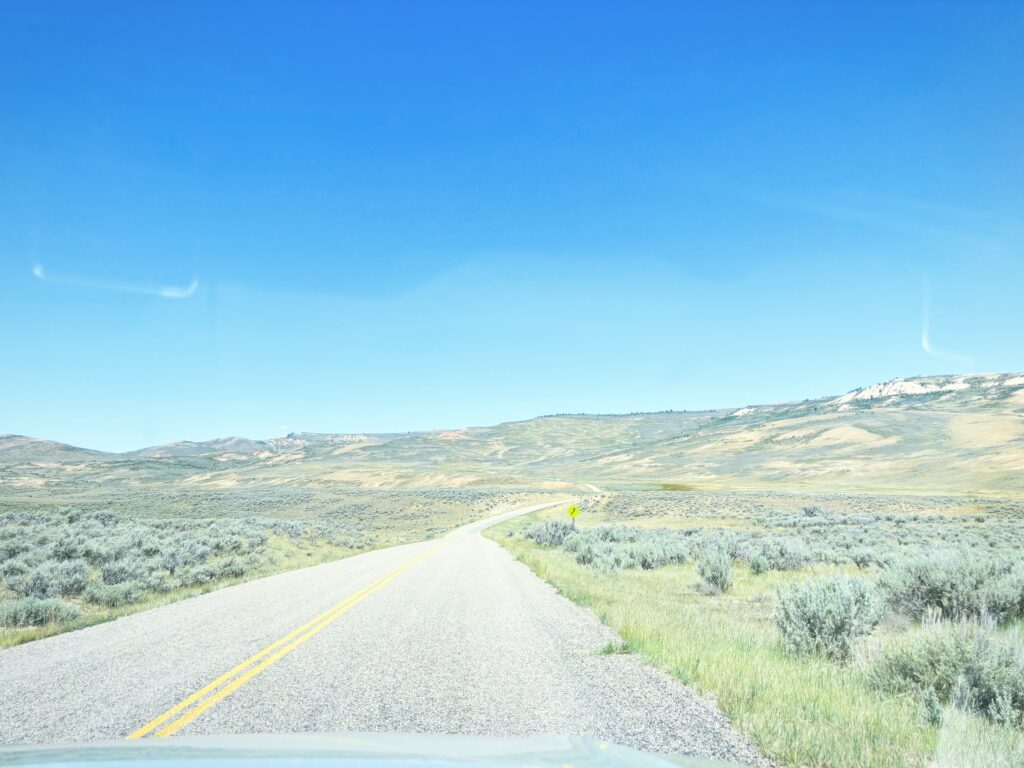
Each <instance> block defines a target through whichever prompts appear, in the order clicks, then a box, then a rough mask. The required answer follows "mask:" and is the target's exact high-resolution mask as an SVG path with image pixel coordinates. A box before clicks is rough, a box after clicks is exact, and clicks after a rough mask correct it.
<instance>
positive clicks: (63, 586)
mask: <svg viewBox="0 0 1024 768" xmlns="http://www.w3.org/2000/svg"><path fill="white" fill-rule="evenodd" d="M89 574H90V570H89V564H88V563H87V562H85V560H82V559H77V560H65V561H64V562H61V563H57V566H56V567H55V568H54V574H53V578H54V581H53V592H54V594H57V595H60V596H62V597H74V596H76V595H80V594H82V590H84V589H85V587H86V585H87V584H88V583H89Z"/></svg>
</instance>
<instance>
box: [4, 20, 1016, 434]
mask: <svg viewBox="0 0 1024 768" xmlns="http://www.w3.org/2000/svg"><path fill="white" fill-rule="evenodd" d="M296 5H298V4H289V3H280V4H260V3H251V4H247V5H246V7H245V13H244V14H243V13H239V12H238V10H239V6H238V5H236V4H230V3H225V4H220V5H216V4H209V3H186V2H174V3H170V2H168V3H136V4H128V3H89V4H85V3H77V2H75V3H66V4H64V3H50V2H39V1H38V0H33V1H32V2H15V1H11V0H8V2H5V3H3V4H2V6H0V72H2V73H3V75H2V77H0V232H2V235H3V236H2V238H0V346H2V350H3V354H2V360H3V368H2V371H3V375H2V376H0V432H15V433H23V434H31V435H35V436H40V437H47V438H52V439H58V440H63V441H67V442H71V443H74V444H79V445H85V446H89V447H96V448H103V449H108V450H125V449H130V448H136V447H140V446H143V445H149V444H156V443H162V442H167V441H171V440H177V439H206V438H210V437H214V436H224V435H233V434H241V435H246V436H252V437H267V436H272V435H277V434H282V433H284V432H287V431H299V430H309V431H336V432H348V431H405V430H415V429H424V428H433V427H458V426H464V425H476V424H490V423H496V422H498V421H503V420H510V419H518V418H527V417H531V416H534V415H538V414H543V413H552V412H566V411H568V412H578V411H587V412H624V411H636V410H655V409H664V408H676V409H684V408H688V409H699V408H709V407H719V406H740V405H744V404H748V403H756V402H773V401H778V400H789V399H803V398H806V397H815V396H820V395H825V394H832V393H841V392H845V391H847V390H849V389H851V388H853V387H855V386H859V385H864V384H870V383H873V382H876V381H879V380H883V379H887V378H891V377H895V376H907V375H916V374H927V373H956V372H963V371H1011V370H1014V371H1015V370H1021V369H1024V333H1022V332H1021V331H1022V329H1024V302H1022V301H1021V296H1022V294H1024V291H1022V288H1024V258H1022V256H1024V253H1022V245H1024V213H1022V212H1024V162H1022V161H1024V131H1021V130H1020V126H1021V125H1024V45H1022V41H1024V6H1021V5H1020V4H1019V3H1003V4H999V3H984V4H983V3H970V4H968V3H952V2H950V3H904V4H894V3H879V4H870V3H856V4H849V5H848V6H847V7H846V8H839V7H838V5H837V4H812V3H800V4H794V5H785V4H771V5H770V6H769V4H762V3H745V4H729V3H706V4H696V3H694V4H685V3H664V4H661V3H653V2H645V3H620V4H613V3H602V2H593V1H591V2H585V3H558V2H556V3H536V4H534V3H522V2H514V3H443V2H438V3H420V2H414V3H404V4H394V3H385V2H372V3H371V2H367V3H347V4H338V3H325V4H301V7H295V6H296ZM926 322H927V326H928V327H927V336H928V339H927V342H928V343H927V344H923V343H922V341H923V340H922V332H923V330H924V325H925V324H926Z"/></svg>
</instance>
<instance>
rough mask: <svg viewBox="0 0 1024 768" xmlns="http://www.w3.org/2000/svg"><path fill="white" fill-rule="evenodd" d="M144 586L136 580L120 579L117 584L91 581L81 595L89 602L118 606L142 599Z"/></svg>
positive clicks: (144, 592)
mask: <svg viewBox="0 0 1024 768" xmlns="http://www.w3.org/2000/svg"><path fill="white" fill-rule="evenodd" d="M145 595H146V586H145V585H144V584H142V583H140V582H138V581H122V582H118V583H117V584H101V583H98V582H92V583H91V584H89V585H88V586H87V587H86V588H85V592H84V593H83V597H84V598H85V599H86V600H87V601H88V602H90V603H94V604H96V605H103V606H106V607H107V608H120V607H121V606H123V605H131V604H132V603H137V602H139V601H141V600H142V598H143V597H145Z"/></svg>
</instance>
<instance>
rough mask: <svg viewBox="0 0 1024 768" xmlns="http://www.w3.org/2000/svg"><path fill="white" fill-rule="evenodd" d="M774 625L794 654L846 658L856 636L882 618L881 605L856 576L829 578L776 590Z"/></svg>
mask: <svg viewBox="0 0 1024 768" xmlns="http://www.w3.org/2000/svg"><path fill="white" fill-rule="evenodd" d="M778 594H779V600H778V603H777V604H776V606H775V625H776V626H777V627H778V628H779V632H781V633H782V639H783V641H784V642H785V644H786V647H787V648H788V649H789V650H790V651H793V652H794V653H803V654H810V653H817V654H820V655H822V656H825V657H827V658H831V659H835V660H837V661H846V660H847V659H849V658H850V656H851V654H852V651H853V644H854V642H855V641H856V640H857V638H859V637H861V636H863V635H866V634H868V633H869V632H871V630H872V629H874V627H875V625H877V624H878V622H879V621H880V620H881V618H882V610H883V606H882V603H881V601H880V600H879V599H878V598H877V597H876V596H875V595H874V593H873V592H872V590H871V586H870V585H869V584H868V583H867V582H866V581H865V580H864V579H861V578H859V577H846V576H839V577H832V578H827V579H822V580H820V581H806V582H802V583H798V584H794V585H793V586H791V587H789V588H788V589H786V590H779V593H778Z"/></svg>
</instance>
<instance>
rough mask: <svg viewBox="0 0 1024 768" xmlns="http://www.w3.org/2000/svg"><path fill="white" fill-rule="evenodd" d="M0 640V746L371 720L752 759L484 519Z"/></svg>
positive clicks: (319, 727) (378, 727)
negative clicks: (489, 535)
mask: <svg viewBox="0 0 1024 768" xmlns="http://www.w3.org/2000/svg"><path fill="white" fill-rule="evenodd" d="M544 506H551V505H550V504H549V505H538V506H532V507H527V508H523V509H520V510H516V511H515V512H512V513H508V514H505V515H501V516H499V517H497V518H490V519H489V520H487V521H482V522H478V523H474V524H471V525H468V526H464V527H462V528H459V529H457V530H455V531H453V532H452V533H450V534H448V535H447V536H445V537H444V538H442V539H439V540H436V541H427V542H421V543H416V544H407V545H403V546H398V547H391V548H388V549H383V550H378V551H374V552H368V553H366V554H362V555H358V556H355V557H351V558H347V559H345V560H340V561H337V562H334V563H328V564H325V565H319V566H314V567H311V568H305V569H302V570H298V571H291V572H289V573H284V574H280V575H277V576H272V577H269V578H265V579H260V580H257V581H251V582H248V583H246V584H241V585H238V586H234V587H229V588H226V589H222V590H219V591H216V592H211V593H208V594H205V595H201V596H199V597H195V598H191V599H189V600H185V601H182V602H179V603H175V604H172V605H167V606H162V607H160V608H155V609H152V610H149V611H145V612H143V613H138V614H134V615H132V616H126V617H124V618H121V619H118V620H116V621H113V622H110V623H107V624H100V625H97V626H94V627H89V628H86V629H82V630H78V631H75V632H69V633H66V634H63V635H59V636H56V637H51V638H46V639H43V640H38V641H35V642H32V643H28V644H25V645H21V646H17V647H14V648H10V649H7V650H4V651H0V699H2V704H3V705H2V706H0V742H4V743H28V742H33V743H38V742H69V741H82V740H97V739H119V738H125V737H129V736H131V737H134V738H154V737H161V736H167V735H195V734H211V733H219V734H222V733H283V732H310V731H330V732H337V731H373V732H380V731H386V732H398V731H401V732H418V733H458V734H479V735H495V736H520V735H531V734H538V733H560V734H567V735H586V736H591V737H594V738H597V739H602V740H607V741H611V742H615V743H619V744H623V745H626V746H632V747H637V748H640V749H644V750H649V751H658V752H677V753H685V754H694V755H702V756H709V757H721V758H726V759H729V760H734V761H737V762H746V763H752V764H759V763H760V762H761V758H760V757H759V756H758V753H757V752H756V750H754V749H753V748H752V747H751V746H750V745H749V744H748V743H747V742H746V741H745V740H744V739H742V738H741V737H740V736H738V735H737V734H736V733H735V732H734V731H733V729H732V728H731V726H730V725H729V723H728V721H727V720H726V719H725V717H724V716H723V715H722V714H721V713H720V711H719V710H718V709H717V707H716V706H715V705H714V703H713V702H710V701H708V700H705V699H703V698H700V697H698V696H697V695H695V694H694V693H693V692H692V691H690V690H689V689H688V688H686V687H685V686H683V685H681V684H680V683H678V682H677V681H676V680H674V679H672V678H671V677H669V676H668V675H666V674H664V673H662V672H660V671H658V670H656V669H653V668H651V667H648V666H645V665H643V664H641V663H640V662H639V661H638V660H637V659H636V658H634V657H633V656H630V655H623V654H618V655H603V654H600V653H599V652H598V651H599V649H600V648H601V647H602V646H604V645H605V644H606V643H608V642H609V641H615V640H616V639H617V638H616V636H615V635H614V634H613V633H612V632H611V631H610V630H609V629H608V628H606V627H604V626H603V625H601V624H600V622H599V621H597V619H596V618H595V617H594V616H593V615H592V614H590V613H589V612H587V611H585V610H583V609H581V608H579V607H578V606H575V605H574V604H572V603H570V602H569V601H567V600H565V599H564V598H562V597H560V596H559V595H558V594H557V593H556V592H555V590H554V589H553V588H552V587H550V586H549V585H548V584H546V583H544V582H542V581H540V580H538V579H537V578H536V577H535V576H534V575H533V574H532V573H531V572H530V571H529V570H528V569H527V568H526V567H525V566H523V565H521V564H520V563H518V562H516V561H515V560H514V559H513V558H512V557H511V556H510V555H509V554H508V553H507V552H506V551H505V550H503V549H502V548H501V547H499V546H498V545H496V544H495V543H494V542H492V541H490V540H488V539H486V538H484V537H482V536H480V531H481V530H483V528H485V527H486V526H487V525H491V524H494V523H495V522H498V521H500V520H503V519H506V518H508V517H510V516H512V515H516V514H526V513H528V512H531V511H534V510H537V509H539V508H543V507H544Z"/></svg>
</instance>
